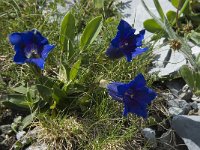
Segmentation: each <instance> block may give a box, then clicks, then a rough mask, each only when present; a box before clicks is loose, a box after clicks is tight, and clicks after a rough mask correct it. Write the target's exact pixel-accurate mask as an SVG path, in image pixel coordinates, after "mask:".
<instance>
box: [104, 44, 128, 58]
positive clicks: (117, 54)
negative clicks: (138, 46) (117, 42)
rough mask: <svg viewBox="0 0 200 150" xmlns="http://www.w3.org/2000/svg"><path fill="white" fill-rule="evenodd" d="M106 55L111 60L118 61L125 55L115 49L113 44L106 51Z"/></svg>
mask: <svg viewBox="0 0 200 150" xmlns="http://www.w3.org/2000/svg"><path fill="white" fill-rule="evenodd" d="M106 55H107V56H108V57H109V58H110V59H118V58H121V57H123V56H124V54H123V53H122V51H121V50H120V49H119V48H115V47H114V46H113V45H112V44H111V45H110V47H109V48H108V49H107V50H106Z"/></svg>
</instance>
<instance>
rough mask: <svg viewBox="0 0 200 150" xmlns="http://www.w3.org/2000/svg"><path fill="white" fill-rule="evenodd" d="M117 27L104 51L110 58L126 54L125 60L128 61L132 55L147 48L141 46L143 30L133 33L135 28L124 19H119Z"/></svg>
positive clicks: (140, 52)
mask: <svg viewBox="0 0 200 150" xmlns="http://www.w3.org/2000/svg"><path fill="white" fill-rule="evenodd" d="M117 29H118V32H117V35H116V36H115V38H114V39H113V40H112V41H111V44H110V47H109V48H108V49H107V51H106V55H107V56H108V57H109V58H110V59H117V58H121V57H123V56H126V59H127V61H128V62H130V61H131V60H132V59H133V58H134V57H136V56H137V55H139V54H142V53H143V52H145V51H147V50H148V48H141V46H142V40H143V39H144V34H145V30H141V31H140V32H139V34H136V35H135V34H134V33H135V29H133V28H132V27H131V26H130V25H129V24H128V23H127V22H126V21H124V20H121V21H120V23H119V25H118V28H117Z"/></svg>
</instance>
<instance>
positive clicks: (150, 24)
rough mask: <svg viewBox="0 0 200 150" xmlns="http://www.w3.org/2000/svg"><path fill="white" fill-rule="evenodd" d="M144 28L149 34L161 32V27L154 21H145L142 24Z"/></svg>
mask: <svg viewBox="0 0 200 150" xmlns="http://www.w3.org/2000/svg"><path fill="white" fill-rule="evenodd" d="M143 25H144V28H145V29H146V30H147V31H149V32H151V33H159V32H161V31H163V29H162V28H161V26H160V25H159V24H158V23H157V22H156V21H155V20H154V19H147V20H145V21H144V23H143Z"/></svg>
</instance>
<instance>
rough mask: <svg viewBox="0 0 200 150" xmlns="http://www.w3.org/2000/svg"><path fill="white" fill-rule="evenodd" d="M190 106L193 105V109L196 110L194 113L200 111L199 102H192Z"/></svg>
mask: <svg viewBox="0 0 200 150" xmlns="http://www.w3.org/2000/svg"><path fill="white" fill-rule="evenodd" d="M190 105H191V107H192V109H194V111H198V109H199V107H198V103H197V102H192V103H191V104H190Z"/></svg>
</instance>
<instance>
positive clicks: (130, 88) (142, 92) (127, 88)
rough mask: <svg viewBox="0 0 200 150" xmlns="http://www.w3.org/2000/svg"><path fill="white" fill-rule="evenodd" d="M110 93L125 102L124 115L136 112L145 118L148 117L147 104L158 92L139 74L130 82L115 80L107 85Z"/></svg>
mask: <svg viewBox="0 0 200 150" xmlns="http://www.w3.org/2000/svg"><path fill="white" fill-rule="evenodd" d="M107 89H108V92H109V95H110V96H111V97H112V98H113V99H114V100H117V101H119V102H122V103H124V113H123V115H124V116H127V114H128V113H134V114H137V115H138V116H142V117H143V118H146V117H147V106H148V104H150V103H151V101H152V100H153V99H155V97H156V96H157V94H156V93H155V92H154V91H153V90H152V89H150V88H148V87H147V86H146V80H145V79H144V76H143V75H142V74H139V75H137V76H136V77H135V79H133V80H132V81H131V82H129V83H121V82H113V83H110V84H108V86H107Z"/></svg>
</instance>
